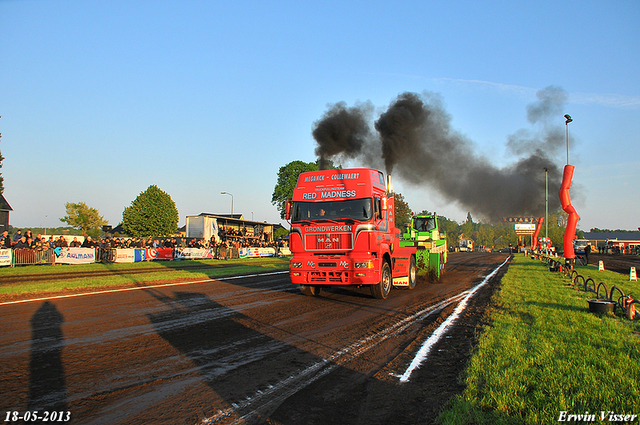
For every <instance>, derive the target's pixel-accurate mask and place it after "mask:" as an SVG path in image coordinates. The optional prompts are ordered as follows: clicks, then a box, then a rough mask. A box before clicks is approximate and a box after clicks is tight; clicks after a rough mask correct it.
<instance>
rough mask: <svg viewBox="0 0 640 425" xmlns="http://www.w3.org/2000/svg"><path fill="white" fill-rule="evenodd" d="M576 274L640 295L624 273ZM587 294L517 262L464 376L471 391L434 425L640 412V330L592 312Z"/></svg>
mask: <svg viewBox="0 0 640 425" xmlns="http://www.w3.org/2000/svg"><path fill="white" fill-rule="evenodd" d="M578 272H579V273H581V274H582V275H583V276H585V278H587V277H592V278H593V279H594V280H596V281H597V282H599V281H605V282H606V284H607V286H608V287H609V288H611V287H612V286H613V285H616V286H619V287H622V288H623V290H624V291H625V293H629V292H631V293H635V294H636V295H640V285H639V284H638V282H629V281H628V280H629V277H628V276H626V280H625V276H624V275H619V274H617V273H613V272H607V271H598V270H597V269H596V268H594V267H590V266H586V267H580V268H579V269H578ZM590 298H594V294H591V293H587V292H584V291H583V290H580V289H578V288H576V287H574V286H573V285H571V284H570V281H569V279H568V278H565V277H563V275H561V274H559V273H551V272H549V271H548V269H547V266H546V264H544V263H541V262H540V261H538V260H532V259H530V258H528V257H524V256H522V255H518V256H516V257H515V258H514V259H513V261H512V263H511V265H510V266H509V270H508V272H507V273H506V274H505V275H504V277H503V278H502V284H501V287H500V289H499V290H498V291H497V292H496V294H495V295H494V298H493V301H492V306H491V308H490V309H489V311H488V313H487V314H488V321H487V323H488V324H487V325H485V326H484V327H483V329H482V330H481V335H480V338H479V342H478V345H477V347H476V349H475V351H474V352H473V353H472V354H473V355H472V357H471V359H470V361H469V364H468V366H467V370H466V372H465V373H464V376H463V377H462V378H461V379H462V380H463V384H464V385H466V389H465V390H464V392H463V393H462V395H460V396H458V397H456V398H454V399H452V400H451V401H450V402H449V403H448V405H447V407H446V409H445V410H444V411H443V412H442V413H441V415H440V417H439V418H438V423H440V424H446V425H453V424H455V425H460V424H492V425H493V424H547V423H552V422H558V421H561V420H562V419H563V418H564V419H565V421H566V420H571V419H573V420H572V421H573V422H592V423H600V422H602V423H609V422H611V419H612V417H610V416H609V413H608V412H612V413H614V414H617V415H624V414H629V415H633V414H636V415H637V414H640V388H639V382H640V381H639V380H638V378H640V337H639V336H640V326H639V325H638V323H637V322H630V321H629V320H627V319H625V318H623V317H616V316H614V315H613V314H606V315H598V314H594V313H591V312H589V309H588V304H587V300H588V299H590ZM563 412H565V413H563ZM601 412H604V414H605V417H604V420H602V417H601ZM563 415H564V416H563ZM569 415H585V416H583V418H582V419H580V418H579V417H577V416H576V417H575V418H572V417H570V416H569ZM590 415H593V416H590ZM613 419H616V418H613ZM617 419H619V420H621V419H625V418H623V417H618V418H617ZM626 419H627V420H628V421H629V420H630V421H633V422H638V416H636V417H635V418H631V416H629V417H627V418H626Z"/></svg>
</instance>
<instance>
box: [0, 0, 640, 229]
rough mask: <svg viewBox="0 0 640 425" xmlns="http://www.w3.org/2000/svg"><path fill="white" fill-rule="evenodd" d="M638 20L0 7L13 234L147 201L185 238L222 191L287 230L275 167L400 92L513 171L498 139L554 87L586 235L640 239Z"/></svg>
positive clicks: (82, 5) (548, 10)
mask: <svg viewBox="0 0 640 425" xmlns="http://www.w3.org/2000/svg"><path fill="white" fill-rule="evenodd" d="M638 22H640V2H638V1H637V0H629V1H613V2H599V1H581V2H578V1H575V2H571V1H539V2H498V1H496V2H472V1H448V2H442V1H439V2H436V1H425V0H423V1H366V2H365V1H352V2H342V1H341V2H338V1H325V2H306V1H238V2H218V1H189V0H186V1H157V2H148V1H136V0H128V1H117V0H116V1H110V2H103V1H90V0H89V1H87V0H85V1H39V0H8V1H7V0H0V28H1V31H0V53H1V55H0V57H1V58H2V59H1V61H0V115H1V116H2V118H1V119H0V132H1V133H2V143H0V151H1V152H2V155H3V156H4V157H5V160H4V162H3V164H2V165H3V168H2V170H0V171H1V172H2V175H3V176H4V185H5V192H4V196H5V198H6V199H7V201H8V202H9V203H10V204H11V206H12V207H13V209H14V211H13V212H12V213H11V224H12V225H14V226H17V227H28V226H34V227H35V226H47V227H54V226H58V225H60V224H61V223H60V221H59V218H60V217H63V216H64V215H65V209H64V205H65V203H66V202H86V203H87V204H88V205H90V206H92V207H94V208H97V209H98V210H99V211H100V213H101V214H102V215H104V217H105V219H107V220H108V221H109V222H110V224H112V225H114V226H115V225H117V224H118V223H119V222H120V221H121V218H122V211H123V210H124V208H125V207H127V206H129V205H130V204H131V202H132V201H133V200H134V199H135V198H136V196H138V194H139V193H140V192H142V191H144V190H146V189H147V187H149V185H152V184H155V185H157V186H159V187H160V188H161V189H162V190H164V191H166V192H167V193H169V194H170V195H171V197H172V198H173V200H174V201H175V202H176V206H177V207H178V210H179V214H180V225H182V224H184V222H185V217H186V216H187V215H197V214H199V213H201V212H210V213H229V212H230V210H231V198H230V197H229V196H226V195H221V194H220V192H221V191H226V192H230V193H232V194H233V201H234V212H236V213H243V214H244V216H245V218H247V219H251V218H252V217H253V218H254V219H255V220H259V221H268V222H280V219H279V214H278V212H277V210H276V208H275V207H274V206H273V205H272V204H271V195H272V193H273V188H274V186H275V183H276V178H277V172H278V169H279V168H280V167H281V166H283V165H285V164H287V163H289V162H291V161H294V160H303V161H305V162H310V161H314V160H315V159H316V157H315V154H314V149H315V147H316V144H315V141H314V140H313V137H312V135H311V132H312V130H313V125H314V122H316V121H317V120H319V119H320V118H321V116H322V115H323V113H324V112H325V111H326V110H327V108H328V105H330V104H334V103H337V102H346V104H347V105H354V104H355V103H356V102H358V101H370V102H372V104H373V105H375V106H376V108H378V109H379V110H380V111H382V110H384V108H386V107H388V105H389V104H390V103H391V102H392V101H393V100H394V99H395V98H396V97H397V96H398V95H399V94H400V93H403V92H416V93H422V92H424V91H427V92H431V93H436V94H438V95H439V96H440V97H441V98H442V100H443V102H444V105H445V108H446V111H447V112H448V113H449V114H450V116H451V125H452V127H453V128H454V129H455V130H457V131H458V132H460V133H462V134H464V135H465V136H466V137H467V138H468V139H469V140H471V141H472V143H473V145H472V149H475V150H476V153H477V154H478V155H482V156H485V157H487V158H490V159H491V160H492V161H493V162H494V163H495V164H496V166H507V165H509V164H510V163H512V162H513V161H514V158H513V157H511V156H510V154H509V153H508V151H507V149H506V142H507V138H508V137H509V135H512V134H514V133H515V132H517V131H518V130H520V129H531V128H532V124H531V123H529V122H528V121H527V112H526V108H527V105H529V104H531V103H532V102H535V101H536V93H537V92H538V91H539V90H542V89H544V88H545V87H549V86H555V87H560V88H562V89H563V90H564V91H566V93H567V94H568V102H567V104H566V111H565V112H564V113H569V114H571V116H572V117H573V119H574V122H573V123H571V124H570V126H569V133H570V140H571V145H570V163H571V164H573V165H575V167H576V171H575V175H574V180H573V182H574V188H575V190H576V195H575V197H574V196H572V201H573V205H574V206H575V207H576V209H577V211H578V214H579V215H580V217H581V221H580V222H579V223H578V228H580V229H584V230H589V229H590V228H591V227H600V228H622V229H636V228H637V227H638V226H640V219H639V218H638V211H640V200H639V199H638V187H639V184H638V182H639V181H640V172H639V170H640V143H638V141H639V140H638V139H639V135H640V73H639V71H638V70H640V63H639V62H640V29H639V26H638ZM557 126H558V128H560V129H561V130H564V128H565V125H564V118H563V117H562V114H561V115H560V116H558V119H557ZM558 163H559V164H560V165H563V164H564V163H566V153H563V154H562V155H559V157H558ZM344 165H346V166H349V165H357V164H344ZM452 172H455V170H452ZM541 173H544V171H542V170H541ZM443 178H446V176H443ZM394 183H395V189H396V190H397V191H399V192H401V193H402V194H403V195H404V197H405V200H407V202H408V203H409V206H410V207H411V208H412V209H413V210H415V211H421V210H423V209H427V210H431V211H433V210H435V211H437V212H438V213H440V214H444V215H446V216H447V217H449V218H452V219H455V220H458V221H462V220H464V219H465V218H466V215H467V211H466V210H465V209H464V208H461V207H460V206H459V205H457V204H456V203H455V202H452V201H448V200H446V199H445V198H444V197H443V196H442V195H441V194H439V193H437V192H435V191H434V190H432V189H430V188H429V186H428V185H425V187H424V188H416V187H413V186H408V185H406V184H403V182H402V181H398V180H396V181H395V182H394ZM572 195H573V192H572ZM551 196H557V194H551ZM471 213H472V214H473V211H471Z"/></svg>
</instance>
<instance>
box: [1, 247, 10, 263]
mask: <svg viewBox="0 0 640 425" xmlns="http://www.w3.org/2000/svg"><path fill="white" fill-rule="evenodd" d="M11 254H12V251H11V249H9V248H7V249H0V266H10V265H11V259H12V255H11Z"/></svg>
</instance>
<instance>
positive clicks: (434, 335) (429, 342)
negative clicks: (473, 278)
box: [400, 257, 511, 382]
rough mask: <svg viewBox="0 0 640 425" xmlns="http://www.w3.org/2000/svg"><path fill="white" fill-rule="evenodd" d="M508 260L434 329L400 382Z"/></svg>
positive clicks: (417, 364) (406, 380) (405, 380)
mask: <svg viewBox="0 0 640 425" xmlns="http://www.w3.org/2000/svg"><path fill="white" fill-rule="evenodd" d="M510 258H511V257H509V258H507V259H506V260H504V262H503V263H502V264H500V265H499V266H498V267H497V268H496V269H495V270H494V271H492V272H491V273H490V274H489V275H487V277H485V278H484V280H483V281H482V282H480V283H479V284H477V285H476V286H475V287H473V288H472V289H470V290H469V291H467V294H466V296H465V297H464V298H463V299H462V300H461V301H460V303H459V304H458V306H457V307H456V309H455V310H454V311H453V313H451V314H450V315H449V317H447V319H446V320H445V321H444V322H442V323H441V324H440V326H438V329H436V330H435V331H434V332H433V333H432V334H431V336H430V337H429V338H428V339H427V340H426V341H425V342H424V343H423V344H422V346H421V347H420V350H418V353H417V354H416V356H415V357H414V359H413V361H412V362H411V364H410V365H409V367H408V368H407V370H406V371H405V372H404V373H403V374H402V375H401V376H400V382H408V381H409V378H410V377H411V374H412V373H413V371H414V370H416V369H417V368H419V367H420V365H421V364H422V362H424V361H425V360H426V358H427V356H428V355H429V352H430V351H431V348H433V346H434V345H435V344H436V343H437V342H438V341H439V340H440V338H442V336H443V335H445V333H446V332H447V330H448V329H449V328H450V327H451V326H452V325H453V324H454V323H455V321H456V320H457V319H458V317H460V314H461V313H462V312H463V311H464V309H465V308H467V304H468V302H469V299H471V297H472V296H473V295H474V294H475V293H476V292H477V291H478V290H479V289H480V288H482V287H483V286H484V285H486V284H487V283H488V282H489V279H491V278H492V277H493V276H495V275H496V273H498V270H500V269H501V268H502V266H504V265H505V264H506V263H507V261H509V259H510ZM463 294H464V293H463Z"/></svg>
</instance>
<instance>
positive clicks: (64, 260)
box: [56, 248, 96, 264]
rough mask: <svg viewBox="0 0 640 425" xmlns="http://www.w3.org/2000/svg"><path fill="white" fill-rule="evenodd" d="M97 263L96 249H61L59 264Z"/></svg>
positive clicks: (57, 259) (57, 260)
mask: <svg viewBox="0 0 640 425" xmlns="http://www.w3.org/2000/svg"><path fill="white" fill-rule="evenodd" d="M95 262H96V250H95V249H94V248H61V249H60V255H59V256H58V258H56V263H57V264H89V263H95Z"/></svg>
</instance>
